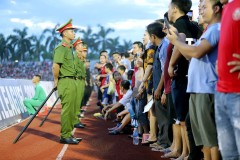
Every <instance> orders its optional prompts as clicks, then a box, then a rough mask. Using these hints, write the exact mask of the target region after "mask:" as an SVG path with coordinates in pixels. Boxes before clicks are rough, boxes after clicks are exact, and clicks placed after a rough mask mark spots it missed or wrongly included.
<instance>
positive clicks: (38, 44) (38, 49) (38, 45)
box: [31, 33, 46, 61]
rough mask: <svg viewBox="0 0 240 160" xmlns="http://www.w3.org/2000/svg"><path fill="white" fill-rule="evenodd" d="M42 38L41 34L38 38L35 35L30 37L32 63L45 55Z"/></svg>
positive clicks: (43, 36)
mask: <svg viewBox="0 0 240 160" xmlns="http://www.w3.org/2000/svg"><path fill="white" fill-rule="evenodd" d="M44 38H45V35H44V33H42V34H41V35H40V36H39V37H37V36H35V35H33V36H31V40H32V42H33V45H32V47H31V53H32V55H33V56H32V60H34V61H39V60H40V56H42V55H43V54H44V53H46V47H45V46H44V45H43V44H42V42H43V40H44Z"/></svg>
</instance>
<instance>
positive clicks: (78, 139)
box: [72, 136, 82, 142]
mask: <svg viewBox="0 0 240 160" xmlns="http://www.w3.org/2000/svg"><path fill="white" fill-rule="evenodd" d="M72 138H73V139H76V140H77V141H78V142H81V141H82V138H78V137H74V136H72Z"/></svg>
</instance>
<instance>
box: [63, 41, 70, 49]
mask: <svg viewBox="0 0 240 160" xmlns="http://www.w3.org/2000/svg"><path fill="white" fill-rule="evenodd" d="M62 46H63V47H68V48H70V47H71V46H70V45H69V44H67V43H66V42H62Z"/></svg>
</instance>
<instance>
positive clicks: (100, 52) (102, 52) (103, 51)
mask: <svg viewBox="0 0 240 160" xmlns="http://www.w3.org/2000/svg"><path fill="white" fill-rule="evenodd" d="M103 52H106V53H107V54H108V52H107V51H106V50H102V51H101V52H100V55H101V54H102V53H103Z"/></svg>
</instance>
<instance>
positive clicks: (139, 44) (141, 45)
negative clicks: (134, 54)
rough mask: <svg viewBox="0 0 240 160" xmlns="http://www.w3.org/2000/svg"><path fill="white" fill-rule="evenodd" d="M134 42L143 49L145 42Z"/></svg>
mask: <svg viewBox="0 0 240 160" xmlns="http://www.w3.org/2000/svg"><path fill="white" fill-rule="evenodd" d="M133 44H137V45H138V47H139V48H142V50H143V43H142V42H140V41H135V42H134V43H133Z"/></svg>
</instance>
